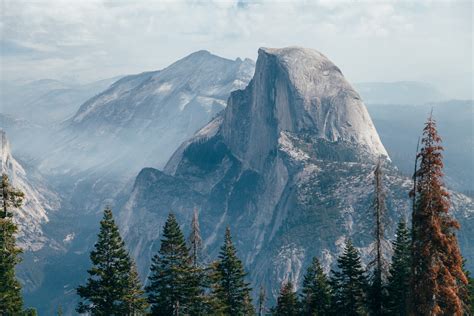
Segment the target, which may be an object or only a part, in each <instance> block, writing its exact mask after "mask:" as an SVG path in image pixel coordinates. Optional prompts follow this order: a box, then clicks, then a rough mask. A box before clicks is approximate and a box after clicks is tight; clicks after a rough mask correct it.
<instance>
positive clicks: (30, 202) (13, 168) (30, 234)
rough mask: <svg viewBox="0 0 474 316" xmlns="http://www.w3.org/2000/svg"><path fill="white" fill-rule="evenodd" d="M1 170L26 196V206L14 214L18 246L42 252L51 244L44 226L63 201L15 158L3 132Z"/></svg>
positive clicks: (1, 135)
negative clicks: (46, 245)
mask: <svg viewBox="0 0 474 316" xmlns="http://www.w3.org/2000/svg"><path fill="white" fill-rule="evenodd" d="M0 143H1V144H0V158H1V161H0V169H1V173H2V174H3V173H5V174H7V175H8V176H9V178H10V182H11V184H12V185H13V186H14V187H15V188H17V189H19V190H20V191H22V192H23V193H25V199H24V203H23V206H22V207H21V208H19V209H17V210H15V211H14V220H15V222H16V223H17V224H18V227H19V232H18V235H17V238H18V244H19V246H20V247H21V248H23V249H25V250H28V251H38V250H40V249H41V248H43V246H44V245H45V244H46V243H47V242H48V239H47V237H46V236H45V234H44V233H43V225H44V224H45V223H47V222H48V221H49V218H48V213H49V212H51V211H54V210H57V209H58V208H59V198H58V196H57V195H56V194H55V193H54V192H52V191H51V190H50V189H49V188H48V187H47V186H46V185H45V184H44V182H43V181H42V179H41V178H40V176H39V175H38V174H35V173H33V172H28V171H27V170H26V169H25V168H23V166H22V165H21V164H20V163H19V162H18V161H17V160H16V159H15V158H14V157H13V155H12V153H11V150H10V143H9V142H8V139H7V136H6V133H5V132H4V131H3V130H1V129H0Z"/></svg>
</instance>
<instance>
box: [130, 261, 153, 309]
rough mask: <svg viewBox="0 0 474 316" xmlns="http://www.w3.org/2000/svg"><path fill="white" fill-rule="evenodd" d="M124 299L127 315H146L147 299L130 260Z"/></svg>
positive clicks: (134, 266)
mask: <svg viewBox="0 0 474 316" xmlns="http://www.w3.org/2000/svg"><path fill="white" fill-rule="evenodd" d="M124 301H125V304H126V306H127V316H140V315H146V311H147V310H148V301H147V299H146V297H145V291H144V290H143V288H142V284H141V281H140V277H139V275H138V271H137V266H136V264H135V262H132V265H131V269H130V273H129V276H128V286H127V291H126V293H125V299H124Z"/></svg>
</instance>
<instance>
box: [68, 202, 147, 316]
mask: <svg viewBox="0 0 474 316" xmlns="http://www.w3.org/2000/svg"><path fill="white" fill-rule="evenodd" d="M90 259H91V261H92V268H91V269H89V270H88V273H89V278H88V279H87V282H86V284H85V285H81V286H79V287H78V288H77V294H78V295H79V296H80V297H81V299H82V301H81V302H80V303H79V304H78V307H77V311H78V312H79V313H90V314H91V315H98V316H102V315H104V316H105V315H143V314H144V313H145V310H144V308H145V306H143V305H141V307H140V306H132V307H131V306H130V303H129V302H130V301H140V300H141V299H140V297H142V292H141V291H140V290H139V289H140V287H141V286H140V283H139V280H138V277H136V276H133V274H134V270H133V261H132V259H131V258H130V256H129V254H128V252H127V250H126V249H125V243H124V241H123V240H122V237H121V236H120V232H119V230H118V227H117V225H116V224H115V221H114V219H113V215H112V210H111V209H110V208H108V207H107V208H106V209H105V210H104V216H103V218H102V220H101V222H100V231H99V234H98V238H97V242H96V244H95V245H94V250H92V251H91V254H90Z"/></svg>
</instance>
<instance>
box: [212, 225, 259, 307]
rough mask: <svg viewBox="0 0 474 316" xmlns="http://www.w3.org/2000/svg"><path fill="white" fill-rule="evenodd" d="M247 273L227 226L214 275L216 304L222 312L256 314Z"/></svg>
mask: <svg viewBox="0 0 474 316" xmlns="http://www.w3.org/2000/svg"><path fill="white" fill-rule="evenodd" d="M246 275H247V274H246V273H245V271H244V266H243V264H242V261H240V259H239V258H238V257H237V250H236V249H235V246H234V244H233V243H232V238H231V235H230V229H229V227H227V229H226V231H225V238H224V245H223V246H222V247H221V251H220V253H219V259H218V260H217V262H216V263H215V271H214V275H213V281H214V285H213V295H214V297H215V302H216V303H215V304H216V305H215V306H216V307H217V308H219V311H220V313H222V314H224V315H230V316H234V315H235V316H237V315H239V316H240V315H253V314H255V311H254V310H253V306H252V301H251V298H250V292H251V288H250V286H249V283H247V282H245V276H246Z"/></svg>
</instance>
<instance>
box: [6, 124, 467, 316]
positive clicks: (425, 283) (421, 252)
mask: <svg viewBox="0 0 474 316" xmlns="http://www.w3.org/2000/svg"><path fill="white" fill-rule="evenodd" d="M421 143H422V148H421V149H420V150H419V152H418V153H417V157H416V158H417V159H416V163H415V172H414V186H413V189H412V190H411V192H410V196H411V197H412V198H413V211H412V218H411V226H409V225H408V223H407V221H406V220H405V219H402V220H401V221H400V222H399V224H398V227H397V230H396V235H395V236H396V237H395V239H394V240H392V241H388V240H387V239H386V237H385V224H386V217H387V215H386V206H385V189H384V186H383V173H382V162H381V161H379V162H378V163H377V165H376V168H375V170H374V200H373V207H372V210H373V218H374V228H373V237H374V238H373V243H372V247H371V252H370V257H371V260H370V261H369V263H368V264H367V266H364V265H363V263H362V260H361V256H360V253H359V251H358V250H357V248H356V247H355V246H354V245H353V243H352V241H351V240H350V239H346V242H345V246H344V249H343V252H342V253H341V255H340V256H339V257H338V258H337V263H336V266H335V267H334V269H333V270H331V271H330V272H329V273H326V272H325V269H324V267H323V266H322V265H321V263H320V261H319V260H318V258H317V257H314V258H313V259H312V261H311V263H310V265H309V266H308V267H307V270H306V273H305V275H304V278H303V280H302V284H301V290H300V291H296V284H293V283H292V282H290V281H286V282H284V283H283V284H281V288H280V289H279V295H278V298H277V300H276V305H275V306H272V307H269V306H267V305H268V304H267V301H268V297H267V294H266V293H265V287H263V286H261V287H260V289H259V291H258V295H256V298H257V300H256V302H253V301H252V295H251V293H252V288H251V287H250V283H248V281H247V272H246V269H245V267H244V264H243V262H242V261H241V260H240V259H239V257H238V254H237V250H236V247H235V245H234V243H233V241H232V236H231V231H230V229H229V228H227V229H226V231H225V234H224V236H223V237H224V238H223V243H222V246H221V248H220V252H219V255H218V257H217V258H216V259H215V260H213V261H212V262H210V263H209V262H206V261H207V260H205V258H203V257H204V256H203V245H202V238H201V234H200V229H199V220H198V212H197V210H195V211H194V216H193V220H192V222H191V228H190V234H189V236H188V238H185V236H184V234H183V232H182V230H181V228H180V226H179V223H178V222H177V219H176V217H175V216H174V215H173V214H172V213H171V214H169V216H168V218H167V220H166V223H165V224H164V227H163V233H162V238H161V245H160V249H159V251H158V252H157V253H156V254H155V255H154V256H153V258H152V261H151V267H150V271H149V274H148V278H147V282H146V286H145V287H143V286H142V284H141V281H140V278H139V276H138V272H137V267H136V265H135V263H134V260H133V258H132V257H131V256H130V254H129V253H128V251H127V249H126V246H125V243H124V241H123V239H122V237H121V236H120V232H119V229H118V227H117V225H116V223H115V221H114V219H113V214H112V210H111V209H110V208H106V209H105V210H104V215H103V218H102V220H101V222H100V231H99V234H98V237H97V242H96V244H95V245H94V249H93V250H92V251H91V253H90V259H91V262H92V266H91V268H90V269H89V270H88V274H89V277H88V278H87V280H86V282H85V284H84V285H81V286H79V287H78V288H77V294H78V296H79V297H80V299H81V301H80V303H79V304H78V306H77V308H76V310H77V312H78V313H84V314H90V315H127V316H129V315H130V316H138V315H170V316H172V315H232V316H233V315H239V316H240V315H256V314H258V315H259V316H260V315H281V316H286V315H288V316H291V315H318V316H321V315H322V316H324V315H348V316H352V315H427V316H428V315H459V316H461V315H473V314H474V311H473V308H474V304H473V300H474V282H473V279H472V278H470V277H469V273H468V272H467V271H465V269H464V261H463V259H462V256H461V252H460V250H459V246H458V242H457V239H456V231H457V230H458V229H459V224H458V222H457V221H456V220H455V219H454V218H453V217H452V216H451V215H450V214H449V209H450V202H449V193H448V192H447V191H446V189H445V188H444V186H443V182H442V175H443V174H442V168H443V162H442V151H443V148H442V146H441V145H440V143H441V138H440V137H439V135H438V133H437V130H436V123H435V121H434V120H433V119H432V117H430V118H429V119H428V121H427V122H426V124H425V128H424V130H423V138H422V140H421ZM417 151H418V150H417ZM0 191H1V197H2V207H3V211H2V212H1V215H0V228H1V231H0V247H1V248H0V281H1V282H0V315H2V316H6V315H35V311H34V310H32V309H24V307H23V302H22V296H21V286H20V283H19V282H18V280H17V279H16V277H15V266H16V265H17V264H18V263H19V262H20V253H21V250H20V249H19V248H18V247H17V246H16V244H15V233H16V231H17V228H16V225H15V223H14V222H13V214H12V210H13V209H15V208H18V207H20V206H21V203H22V201H23V199H24V194H23V193H22V192H20V191H18V190H16V189H15V188H13V187H12V186H11V185H10V183H9V180H8V177H7V176H6V175H3V177H2V183H1V187H0ZM390 249H392V251H390ZM390 253H392V255H391V258H389V257H388V255H389V254H390ZM60 313H62V312H61V311H58V314H60Z"/></svg>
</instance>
